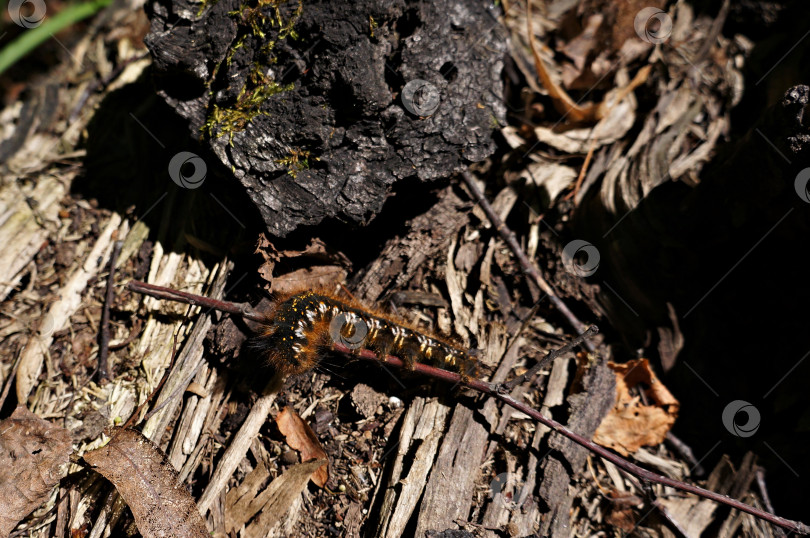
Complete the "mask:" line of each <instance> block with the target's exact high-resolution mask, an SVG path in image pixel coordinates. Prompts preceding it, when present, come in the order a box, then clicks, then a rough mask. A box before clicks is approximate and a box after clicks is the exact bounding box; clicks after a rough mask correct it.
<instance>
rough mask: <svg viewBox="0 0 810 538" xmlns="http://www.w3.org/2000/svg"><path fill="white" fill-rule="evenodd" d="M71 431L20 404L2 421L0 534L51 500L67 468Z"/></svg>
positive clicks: (3, 534) (9, 529)
mask: <svg viewBox="0 0 810 538" xmlns="http://www.w3.org/2000/svg"><path fill="white" fill-rule="evenodd" d="M71 450H72V446H71V439H70V433H69V432H68V431H67V430H66V429H64V428H60V427H59V426H54V425H53V424H51V423H50V422H47V421H45V420H42V419H41V418H39V417H38V416H36V415H35V414H34V413H32V412H31V411H29V410H28V409H27V408H25V407H22V406H21V407H18V408H17V409H15V410H14V413H12V414H11V416H10V417H9V418H7V419H6V420H3V421H2V422H0V492H2V495H0V536H8V535H9V533H10V532H11V531H12V530H13V529H14V527H15V526H17V523H19V522H20V520H22V519H23V518H24V517H25V516H27V515H28V514H30V513H31V512H33V511H34V510H36V509H37V507H38V506H39V505H41V504H42V503H44V502H45V501H47V500H48V497H49V496H50V493H51V491H52V490H53V487H54V486H55V485H56V484H58V483H59V480H60V479H61V478H62V477H63V476H64V475H65V472H66V471H67V464H68V461H69V457H70V452H71Z"/></svg>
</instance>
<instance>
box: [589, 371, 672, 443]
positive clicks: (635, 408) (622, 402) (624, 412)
mask: <svg viewBox="0 0 810 538" xmlns="http://www.w3.org/2000/svg"><path fill="white" fill-rule="evenodd" d="M608 366H609V367H610V368H611V369H612V370H613V372H614V373H615V374H616V404H615V405H614V406H613V409H611V411H610V413H608V415H607V416H606V417H605V418H604V419H603V420H602V423H601V424H600V425H599V428H597V430H596V433H595V434H594V437H593V441H594V443H597V444H600V445H602V446H605V447H608V448H612V449H613V450H615V451H616V452H618V453H619V454H621V455H622V456H627V455H628V454H632V453H634V452H636V451H637V450H638V449H639V448H641V447H642V446H653V445H657V444H659V443H661V442H662V441H663V440H664V437H665V436H666V434H667V432H668V431H669V430H670V429H671V428H672V425H673V424H674V423H675V418H676V417H677V416H678V408H679V407H680V404H679V403H678V400H676V399H675V397H674V396H673V395H672V394H671V393H670V392H669V391H668V390H667V388H666V387H665V386H664V385H663V383H661V382H660V381H659V380H658V378H657V377H656V375H655V372H653V371H652V369H651V368H650V363H649V361H648V360H647V359H638V360H635V361H630V362H627V363H624V364H616V363H613V362H609V363H608ZM640 384H643V385H644V386H645V388H644V393H645V394H646V396H647V398H648V399H649V400H650V402H651V405H644V404H643V403H641V401H640V399H639V397H638V396H633V395H632V394H631V392H630V391H631V389H633V388H634V387H636V386H637V385H640Z"/></svg>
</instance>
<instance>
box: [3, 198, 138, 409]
mask: <svg viewBox="0 0 810 538" xmlns="http://www.w3.org/2000/svg"><path fill="white" fill-rule="evenodd" d="M119 228H121V229H119ZM127 229H129V225H128V224H127V223H124V225H123V227H122V224H121V217H120V216H119V215H118V214H117V213H113V214H112V215H111V216H110V219H109V221H107V225H106V226H105V228H104V230H103V231H102V232H101V234H99V237H98V239H97V240H96V243H95V245H93V249H92V250H91V251H90V252H89V253H88V254H87V256H86V257H85V258H84V260H83V262H82V263H81V265H80V266H79V267H77V268H76V270H75V271H74V272H73V274H72V275H71V277H70V279H69V280H68V281H67V282H66V283H65V286H64V287H63V288H62V290H61V291H60V293H59V297H60V298H59V299H58V300H57V301H56V302H55V303H54V304H52V305H51V307H50V308H49V309H48V313H47V314H46V315H45V317H44V318H43V319H42V321H41V323H40V327H39V328H38V329H37V332H36V333H35V334H34V335H33V336H32V337H31V338H30V339H29V341H28V344H27V345H26V346H25V350H24V351H23V352H22V356H21V358H20V362H19V364H18V366H17V401H18V402H26V401H27V400H28V395H29V394H30V393H31V390H32V389H33V388H34V386H35V385H36V383H37V379H38V378H39V374H40V373H41V372H42V365H43V362H44V355H45V354H46V353H47V352H48V348H49V347H50V346H51V342H53V333H54V332H56V331H61V330H62V329H64V328H65V327H67V325H68V323H69V322H70V316H71V315H73V313H74V312H76V310H77V309H78V308H79V305H80V304H81V299H82V293H83V292H84V290H85V288H86V287H87V282H88V281H89V280H90V278H91V277H93V276H95V275H96V273H98V271H99V270H100V269H101V263H102V262H103V260H105V259H106V258H107V255H108V253H109V250H110V249H111V248H112V242H113V239H112V237H113V232H115V231H118V232H119V235H120V236H125V235H126V230H127Z"/></svg>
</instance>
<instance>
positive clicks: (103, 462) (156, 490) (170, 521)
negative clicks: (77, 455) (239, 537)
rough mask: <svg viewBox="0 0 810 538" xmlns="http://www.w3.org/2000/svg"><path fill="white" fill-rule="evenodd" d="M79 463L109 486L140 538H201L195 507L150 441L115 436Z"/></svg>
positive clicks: (136, 435) (129, 434)
mask: <svg viewBox="0 0 810 538" xmlns="http://www.w3.org/2000/svg"><path fill="white" fill-rule="evenodd" d="M84 461H86V462H87V463H88V464H89V465H90V466H92V467H93V468H94V469H95V470H96V471H98V472H99V473H101V474H102V475H103V476H104V477H105V478H106V479H107V480H109V481H110V482H112V483H113V485H114V486H115V489H116V490H118V493H120V494H121V497H123V498H124V501H125V502H126V503H127V505H128V506H129V508H130V509H131V510H132V515H133V516H134V517H135V524H136V525H137V526H138V530H139V531H140V532H141V534H142V535H143V536H144V537H147V538H151V537H153V536H172V537H187V536H188V537H195V538H197V537H199V538H203V537H207V536H208V535H209V534H208V529H207V528H206V526H205V521H204V520H203V518H202V516H201V515H200V512H199V511H198V509H197V504H196V503H195V502H194V499H192V498H191V495H190V494H189V492H188V490H186V488H185V487H184V486H183V484H181V483H180V481H179V480H178V476H177V471H176V470H175V469H174V467H172V465H171V464H170V463H169V461H168V459H166V455H165V454H164V453H163V452H162V451H161V450H160V448H158V447H157V446H156V445H155V444H154V443H152V441H150V440H149V439H147V438H146V437H144V436H143V435H142V434H141V433H140V432H138V431H135V430H129V429H127V430H122V431H119V432H118V433H117V434H116V435H115V437H113V438H112V440H110V442H109V443H107V445H105V446H103V447H101V448H99V449H97V450H93V451H92V452H88V453H87V454H85V455H84Z"/></svg>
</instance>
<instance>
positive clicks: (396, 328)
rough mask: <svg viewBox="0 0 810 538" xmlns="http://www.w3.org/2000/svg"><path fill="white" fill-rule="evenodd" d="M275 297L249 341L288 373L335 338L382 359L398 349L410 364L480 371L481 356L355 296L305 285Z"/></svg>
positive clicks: (312, 360)
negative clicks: (477, 357)
mask: <svg viewBox="0 0 810 538" xmlns="http://www.w3.org/2000/svg"><path fill="white" fill-rule="evenodd" d="M274 303H275V306H274V308H273V310H272V311H271V312H270V314H269V316H268V322H267V324H266V325H265V326H264V329H263V330H262V331H261V333H260V334H259V335H257V336H256V337H255V338H253V340H252V341H251V344H250V346H251V347H252V348H253V349H255V350H256V351H257V352H259V353H261V354H264V355H265V356H267V358H268V361H269V362H270V364H271V365H272V366H273V367H274V368H275V369H276V371H277V372H280V373H282V374H284V375H293V374H301V373H304V372H306V371H308V370H311V369H312V368H314V367H315V366H316V365H317V364H318V361H319V360H320V357H321V356H322V355H323V354H324V353H325V352H326V351H327V350H329V349H330V348H331V347H332V345H333V344H334V343H341V344H343V345H345V346H347V347H349V348H350V349H352V350H359V349H369V350H371V351H373V352H374V353H376V354H377V356H378V357H380V358H381V359H382V358H384V357H385V356H387V355H393V356H395V357H398V358H399V359H401V360H402V361H403V362H404V363H405V365H406V367H408V368H413V365H414V363H417V362H419V363H422V364H427V365H431V366H435V367H438V368H443V369H445V370H451V371H454V372H457V373H459V374H461V375H462V376H464V377H467V378H472V377H477V376H478V375H479V368H478V362H477V361H476V360H475V359H474V358H473V357H472V356H471V354H470V353H469V352H468V351H466V350H464V349H461V348H459V347H457V346H455V345H453V344H451V343H449V342H447V341H445V340H443V339H441V338H438V337H436V336H433V335H431V334H428V333H425V332H423V331H420V330H417V329H415V328H413V327H410V326H409V325H408V324H407V323H405V322H404V321H402V320H398V319H395V318H393V317H392V316H388V315H386V314H382V313H378V312H372V311H370V309H368V308H366V307H364V306H363V305H360V304H358V303H356V302H355V301H351V300H345V299H339V298H336V297H334V296H333V295H331V294H329V293H328V292H324V291H301V292H297V293H290V294H285V295H282V296H280V297H278V298H277V300H276V301H275V302H274Z"/></svg>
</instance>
